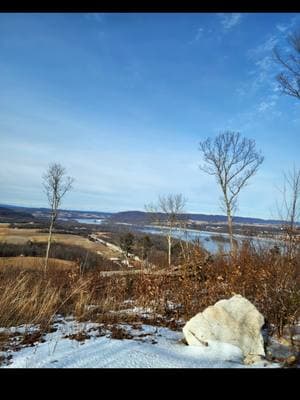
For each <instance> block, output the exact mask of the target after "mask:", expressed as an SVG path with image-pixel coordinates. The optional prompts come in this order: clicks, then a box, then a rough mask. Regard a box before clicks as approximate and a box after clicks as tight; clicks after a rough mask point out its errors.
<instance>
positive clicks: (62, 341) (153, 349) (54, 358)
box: [1, 319, 279, 368]
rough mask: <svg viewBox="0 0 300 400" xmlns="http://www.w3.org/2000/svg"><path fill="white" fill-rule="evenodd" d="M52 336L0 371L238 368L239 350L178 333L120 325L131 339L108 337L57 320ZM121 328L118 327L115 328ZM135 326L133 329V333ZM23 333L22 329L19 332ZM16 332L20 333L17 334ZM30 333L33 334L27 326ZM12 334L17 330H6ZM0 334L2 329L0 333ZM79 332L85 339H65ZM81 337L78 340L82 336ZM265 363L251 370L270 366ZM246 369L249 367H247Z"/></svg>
mask: <svg viewBox="0 0 300 400" xmlns="http://www.w3.org/2000/svg"><path fill="white" fill-rule="evenodd" d="M54 326H55V327H56V328H57V331H56V332H52V333H48V334H46V335H45V337H44V339H45V341H44V342H43V343H41V342H37V343H35V344H34V345H33V346H32V347H23V348H21V349H20V350H19V351H12V350H8V351H6V353H5V354H4V353H2V356H3V355H4V356H5V355H6V356H7V355H11V356H12V357H11V358H10V360H9V364H8V365H2V366H1V367H2V368H244V367H246V366H245V365H244V364H243V361H242V360H243V357H242V354H241V351H240V349H239V348H237V347H235V346H232V345H229V344H226V343H210V344H209V346H208V347H198V346H187V345H185V344H184V343H183V342H182V341H181V340H182V338H183V335H182V333H181V332H174V331H172V330H170V329H167V328H161V327H155V326H150V325H140V326H139V327H136V328H132V327H131V326H130V325H122V329H123V331H125V332H127V333H128V334H129V335H130V336H131V337H132V338H131V339H122V340H119V339H112V338H111V337H110V331H109V330H108V329H107V328H105V329H104V328H103V327H101V325H99V324H94V323H93V324H92V323H85V324H83V323H78V322H75V321H74V320H71V319H69V320H67V321H66V320H61V321H60V322H57V323H56V324H54ZM120 326H121V325H120ZM137 328H138V329H137ZM22 329H23V330H24V328H22ZM22 329H21V330H22ZM31 330H34V329H32V328H31ZM16 331H18V329H17V328H14V329H10V332H16ZM2 332H3V330H2ZM80 332H83V333H84V335H86V334H87V335H88V338H87V339H86V340H82V341H78V340H75V339H71V338H68V337H66V336H69V335H74V334H76V333H77V334H78V333H80ZM84 335H83V337H84ZM278 366H279V365H278V364H275V363H273V364H271V363H269V362H266V361H262V362H260V363H257V364H254V365H252V366H251V368H270V367H271V368H272V367H275V368H276V367H278ZM248 367H249V366H248Z"/></svg>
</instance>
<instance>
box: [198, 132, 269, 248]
mask: <svg viewBox="0 0 300 400" xmlns="http://www.w3.org/2000/svg"><path fill="white" fill-rule="evenodd" d="M255 147H256V144H255V141H254V140H253V139H247V138H244V137H241V135H240V133H238V132H231V131H226V132H224V133H220V134H219V135H218V136H217V137H216V138H214V139H211V138H207V139H206V140H203V141H202V142H200V148H199V150H200V151H201V153H202V156H203V160H204V164H203V165H200V166H199V167H200V169H201V170H202V171H204V172H206V173H208V174H209V175H214V176H215V177H216V179H217V183H218V184H219V185H220V187H221V190H222V194H223V196H222V206H223V207H222V208H223V210H224V211H225V212H226V214H227V220H228V232H229V237H230V247H231V251H233V248H234V239H233V228H232V215H233V212H234V211H235V209H236V206H237V198H238V195H239V193H240V191H241V189H242V188H243V187H244V186H246V184H247V182H248V179H249V178H250V177H251V176H252V175H254V174H255V173H256V171H257V169H258V167H259V166H260V164H261V163H262V162H263V160H264V157H263V156H262V155H261V154H260V153H259V152H258V151H256V148H255Z"/></svg>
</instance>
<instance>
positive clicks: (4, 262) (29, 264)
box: [0, 257, 75, 270]
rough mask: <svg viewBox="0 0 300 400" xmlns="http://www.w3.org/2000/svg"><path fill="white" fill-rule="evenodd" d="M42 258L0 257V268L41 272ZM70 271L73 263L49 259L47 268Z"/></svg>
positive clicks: (73, 265)
mask: <svg viewBox="0 0 300 400" xmlns="http://www.w3.org/2000/svg"><path fill="white" fill-rule="evenodd" d="M44 261H45V259H44V257H0V268H9V267H15V268H21V269H24V270H26V269H37V270H42V269H43V267H44ZM53 267H57V268H63V269H72V268H74V267H75V263H74V262H73V261H68V260H60V259H57V258H49V268H53Z"/></svg>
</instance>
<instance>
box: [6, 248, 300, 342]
mask: <svg viewBox="0 0 300 400" xmlns="http://www.w3.org/2000/svg"><path fill="white" fill-rule="evenodd" d="M275 250H276V249H273V250H270V249H263V248H260V249H258V248H257V247H254V246H252V245H251V243H245V244H244V245H243V246H242V247H241V248H240V249H239V251H238V252H237V254H236V255H235V257H234V258H233V257H229V256H226V255H223V254H221V253H220V254H216V255H214V256H212V255H209V254H208V253H207V252H206V251H204V250H203V249H202V248H201V247H200V246H199V245H197V244H194V245H193V246H189V248H188V249H187V250H186V253H185V254H184V257H182V263H181V265H180V266H178V267H177V268H176V269H172V270H171V271H170V270H169V269H167V270H166V273H164V271H163V270H158V271H157V273H149V271H147V270H145V271H142V270H141V271H140V272H136V273H135V274H123V275H114V274H113V275H111V276H103V272H102V271H99V270H97V269H91V270H86V271H84V272H82V271H80V269H79V268H66V267H65V264H64V262H62V263H61V265H60V260H56V262H55V263H53V264H52V265H51V263H50V264H49V268H48V271H47V274H46V275H44V273H43V270H42V268H35V267H34V266H33V265H31V267H30V268H28V267H27V268H26V267H25V264H26V260H28V261H31V258H27V257H21V258H22V262H23V263H24V264H13V263H12V264H10V263H8V264H7V265H6V266H4V265H2V267H1V268H0V326H1V327H11V326H18V325H21V324H35V325H39V327H40V330H41V332H46V331H49V328H50V327H51V326H52V322H53V320H54V318H55V316H56V315H57V314H58V313H59V314H61V315H63V316H67V315H73V316H74V318H76V319H77V320H78V321H81V322H85V321H93V322H98V323H103V324H105V325H109V324H112V325H114V324H120V323H128V324H139V323H147V324H153V325H156V326H167V327H169V328H171V329H179V328H180V327H182V326H183V325H184V323H185V321H186V320H188V319H189V318H191V317H192V316H193V315H195V314H196V313H198V312H200V311H203V309H204V308H206V307H207V306H209V305H211V304H214V303H215V302H216V301H218V300H220V299H225V298H228V297H231V296H232V295H233V294H241V295H243V296H245V297H246V298H247V299H249V300H250V301H251V302H252V303H253V304H254V305H255V306H256V307H257V308H258V310H259V311H260V312H261V313H262V314H263V315H264V316H265V318H266V321H267V323H268V324H269V326H270V327H272V329H273V332H271V333H277V334H278V335H282V333H283V329H284V327H285V326H287V325H289V326H292V325H293V324H295V323H296V321H297V319H298V318H299V304H300V292H299V287H300V285H299V283H300V264H299V263H300V257H295V258H293V259H292V260H291V259H290V257H287V256H286V255H285V253H284V252H282V253H281V252H280V251H278V249H277V250H276V251H275ZM113 335H115V336H122V335H123V334H122V332H119V331H117V330H116V329H115V330H114V333H113ZM34 339H38V338H34V337H28V338H27V339H26V341H28V343H29V344H30V342H31V341H32V342H33V340H34ZM77 339H80V338H79V337H78V338H77ZM82 339H84V338H82Z"/></svg>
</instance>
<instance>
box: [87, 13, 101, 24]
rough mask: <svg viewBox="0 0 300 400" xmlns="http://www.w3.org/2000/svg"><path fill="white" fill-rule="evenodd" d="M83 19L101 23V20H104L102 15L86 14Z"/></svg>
mask: <svg viewBox="0 0 300 400" xmlns="http://www.w3.org/2000/svg"><path fill="white" fill-rule="evenodd" d="M84 17H85V18H86V19H88V20H90V21H95V22H99V23H102V22H103V19H104V14H103V13H86V14H84Z"/></svg>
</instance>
